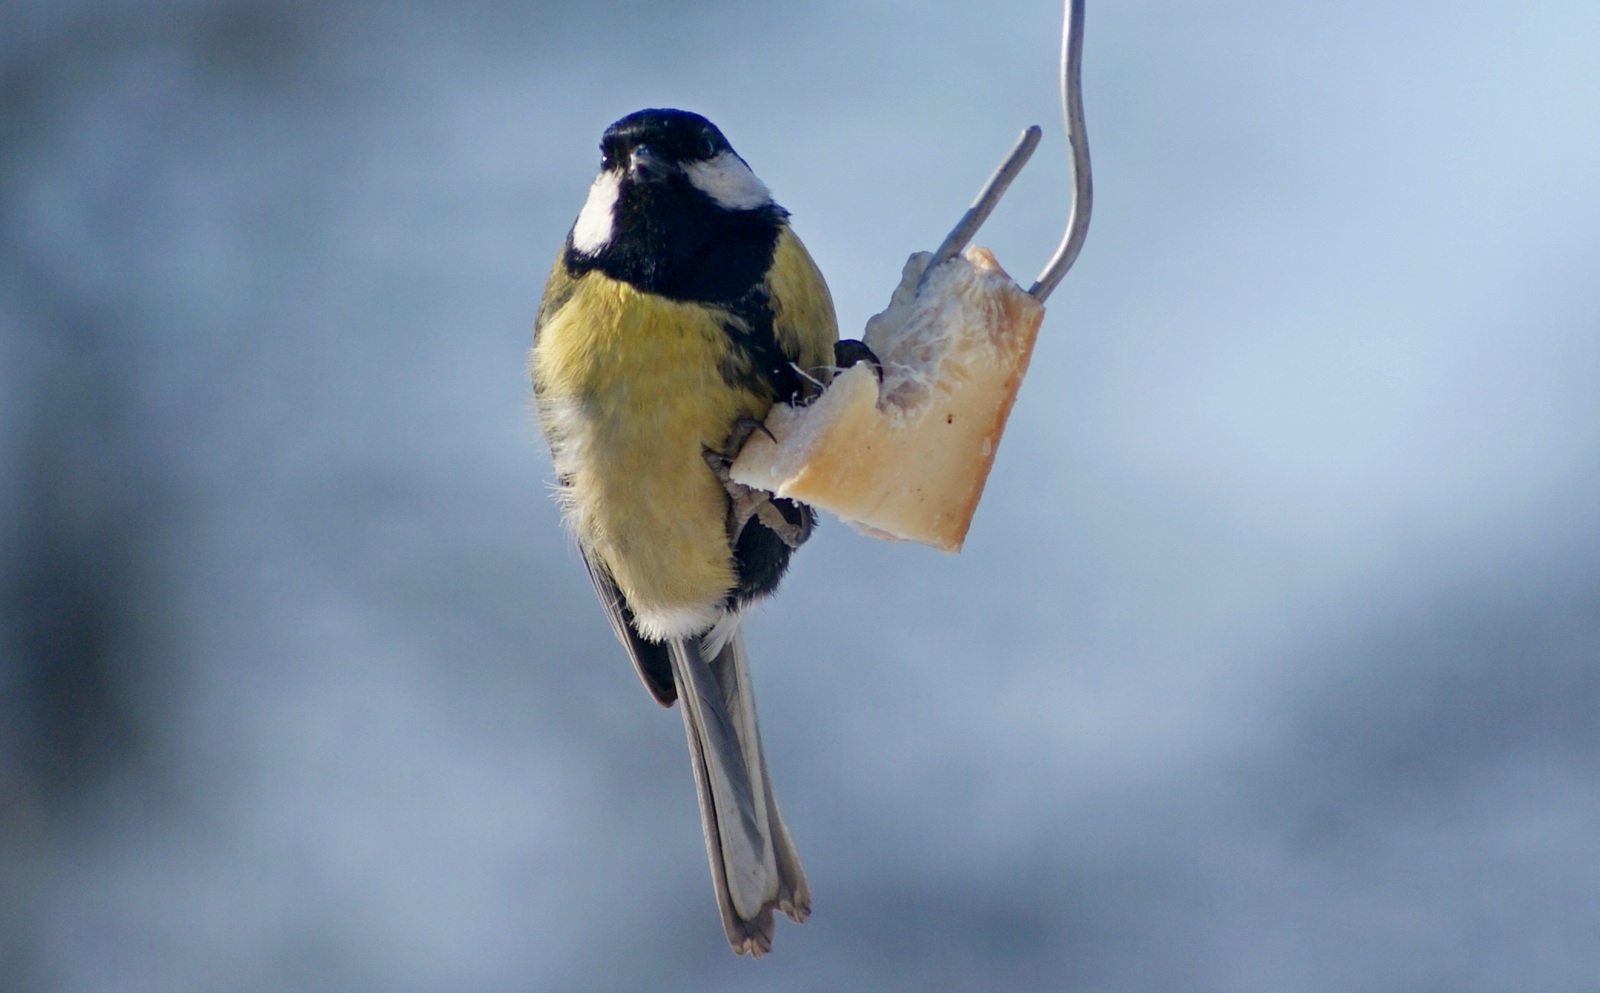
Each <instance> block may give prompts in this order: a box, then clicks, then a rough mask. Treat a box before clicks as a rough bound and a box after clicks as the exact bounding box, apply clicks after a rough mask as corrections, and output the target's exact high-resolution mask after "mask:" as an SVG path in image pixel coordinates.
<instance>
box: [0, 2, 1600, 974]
mask: <svg viewBox="0 0 1600 993" xmlns="http://www.w3.org/2000/svg"><path fill="white" fill-rule="evenodd" d="M1089 8H1090V9H1089V23H1088V33H1087V45H1086V58H1085V64H1086V77H1085V92H1086V100H1087V112H1088V121H1089V129H1090V136H1091V142H1092V148H1093V153H1094V162H1095V179H1096V189H1097V193H1098V199H1097V202H1096V205H1095V213H1094V224H1093V227H1092V229H1091V231H1090V236H1089V241H1088V244H1087V247H1086V248H1085V251H1084V254H1083V256H1082V259H1081V261H1080V262H1079V264H1078V266H1077V268H1076V269H1075V270H1074V271H1073V273H1072V274H1071V276H1069V277H1068V280H1067V282H1066V283H1065V284H1064V285H1063V286H1062V288H1061V290H1060V291H1058V293H1057V294H1056V296H1055V297H1054V298H1053V299H1052V301H1051V310H1050V314H1049V316H1048V317H1047V319H1046V322H1045V327H1044V330H1043V332H1042V334H1041V336H1040V341H1039V346H1038V350H1037V352H1036V354H1035V358H1034V362H1033V367H1032V370H1031V373H1030V376H1029V378H1028V380H1027V382H1026V384H1025V386H1024V388H1023V391H1022V394H1021V397H1020V399H1019V402H1018V404H1017V407H1016V410H1015V413H1014V415H1013V418H1012V421H1011V428H1010V432H1009V433H1008V435H1007V438H1006V441H1005V443H1004V445H1003V446H1002V447H1001V450H1000V453H999V458H998V461H997V464H996V468H995V472H994V475H993V476H992V477H991V479H990V481H989V487H988V491H987V494H986V496H985V500H984V503H983V505H982V506H981V507H980V509H979V512H978V516H977V520H976V522H975V525H974V527H973V530H972V533H971V535H970V536H969V540H968V546H967V551H966V552H964V553H963V554H962V555H960V556H959V557H952V556H946V555H942V554H940V553H937V552H933V551H930V550H927V549H924V548H920V547H912V546H896V545H889V544H882V543H878V542H874V541H871V540H868V539H866V538H863V537H861V536H859V535H856V534H854V533H853V532H851V531H850V530H849V529H847V528H845V527H843V526H842V525H839V524H838V523H837V522H832V521H825V522H824V526H823V527H822V528H821V529H820V530H819V532H818V534H817V536H816V537H815V538H814V539H813V541H812V543H811V544H810V545H809V546H808V547H807V548H806V550H805V552H804V554H802V555H800V556H799V558H798V562H797V566H796V568H795V570H794V572H793V573H792V574H791V577H790V579H789V580H788V582H787V584H786V588H785V591H784V594H783V596H781V597H780V598H779V599H778V600H777V601H776V602H775V603H774V604H773V605H771V606H770V607H768V608H767V609H765V610H764V611H763V612H762V613H761V614H760V615H759V616H757V617H756V618H755V620H754V622H753V624H752V629H751V641H752V650H753V652H754V656H755V662H756V672H755V676H756V685H757V689H758V696H759V699H760V702H761V713H762V718H763V727H764V731H765V737H766V743H767V747H768V753H769V759H770V763H771V767H772V774H773V776H774V779H775V782H776V784H777V787H778V792H779V795H780V797H781V799H782V801H783V804H784V810H785V813H786V816H787V819H788V822H789V824H790V826H791V828H792V830H793V832H794V835H795V838H796V839H797V842H798V844H799V847H800V851H801V853H802V855H803V857H804V859H805V864H806V868H807V870H808V872H809V874H810V877H811V882H812V886H813V889H814V891H815V898H816V912H815V915H814V916H813V918H812V920H811V921H810V922H809V923H807V924H806V925H805V926H803V927H794V926H792V925H780V928H779V932H778V936H777V943H776V948H775V950H774V953H773V955H772V956H770V957H769V958H767V959H764V960H762V961H760V962H751V961H749V960H741V959H736V958H734V957H733V956H732V955H731V954H730V953H729V951H728V949H727V946H726V944H725V943H724V941H723V937H722V933H721V928H720V926H719V924H718V922H717V918H716V914H715V909H714V906H713V903H712V899H711V887H710V883H709V877H708V872H707V868H706V864H705V857H704V849H703V847H702V843H701V840H700V836H699V835H700V827H699V821H698V816H697V813H696V809H695V800H694V791H693V787H692V780H691V778H690V774H689V769H688V763H687V759H686V757H685V749H684V744H683V737H682V736H683V731H682V727H681V725H680V722H679V719H678V715H677V714H676V713H675V712H671V711H663V710H661V709H659V708H657V707H656V706H655V705H654V704H653V703H652V702H651V701H650V700H649V698H648V697H647V695H646V694H645V693H644V691H643V689H642V688H641V687H640V686H639V684H638V680H637V678H636V677H635V675H634V674H633V672H632V670H631V668H630V667H629V665H628V663H627V660H626V658H625V657H624V655H623V654H622V651H621V649H620V648H619V647H618V646H617V645H616V644H615V643H614V641H613V639H612V636H611V633H610V631H609V630H608V629H607V626H606V624H605V622H604V620H603V618H602V616H601V613H600V611H599V609H598V607H597V606H596V605H595V604H594V602H593V595H592V593H591V591H590V589H589V584H588V581H587V579H586V578H585V577H584V575H583V570H582V567H581V565H580V564H579V561H578V559H577V556H576V554H575V552H574V551H573V549H572V548H571V547H570V544H569V542H568V540H567V538H566V537H565V536H564V535H563V534H562V532H561V530H560V527H559V523H558V521H557V516H556V512H555V508H554V506H553V504H552V502H551V500H550V499H549V494H548V489H547V483H548V478H549V466H548V462H547V458H546V454H545V450H544V447H543V442H542V440H541V439H540V438H539V437H538V434H537V431H536V430H535V429H534V427H533V423H532V418H531V415H530V411H529V405H528V388H527V384H526V380H525V372H524V366H525V356H526V350H527V348H528V346H529V343H530V329H531V324H532V319H533V314H534V310H535V308H536V306H537V301H538V297H539V292H540V288H541V285H542V282H543V279H544V275H545V272H546V270H547V268H548V266H549V263H550V261H551V259H552V258H553V257H554V254H555V251H556V249H557V246H558V245H559V243H560V241H561V238H562V236H563V234H564V233H565V231H566V229H567V227H568V225H569V224H570V223H571V220H572V218H573V216H574V215H575V213H576V211H577V209H578V207H579V205H580V204H581V202H582V199H583V196H584V193H585V191H586V189H587V186H588V183H589V180H590V178H591V176H592V174H593V171H594V169H595V167H596V160H597V152H596V149H595V145H596V142H597V141H598V138H599V135H600V132H601V130H602V129H603V128H604V127H605V126H606V125H607V124H608V123H610V122H611V121H612V120H614V119H616V118H617V117H620V116H622V115H623V114H625V113H627V112H629V111H632V110H635V109H638V108H640V107H644V106H663V105H664V106H681V107H686V108H690V109H694V110H698V111H701V112H703V113H705V114H707V115H708V116H709V117H711V118H712V119H713V120H715V121H716V122H718V123H719V124H720V125H721V126H722V128H723V130H724V131H725V132H726V133H727V134H728V136H729V138H730V139H731V140H732V142H733V144H734V146H735V147H736V148H737V149H739V151H740V152H741V153H742V154H743V155H744V156H745V158H746V159H748V160H749V161H750V163H751V164H752V166H753V167H754V168H755V170H756V172H757V173H758V174H759V175H760V176H762V177H763V179H765V180H766V182H767V183H768V184H769V185H770V186H771V187H772V189H773V190H774V192H775V194H776V196H777V197H778V199H779V200H780V201H781V202H782V203H784V204H785V205H787V206H788V207H789V208H790V209H791V210H792V211H793V212H794V216H795V224H796V227H797V229H798V231H799V232H800V234H801V236H802V237H803V238H804V239H805V240H806V242H807V244H808V245H809V246H810V247H811V249H812V251H813V253H814V254H815V255H816V257H817V259H818V261H819V263H820V265H821V266H822V268H823V271H824V272H825V273H826V274H827V276H828V279H829V281H830V283H831V284H832V287H833V291H834V294H835V298H836V301H837V303H838V306H839V311H840V317H841V322H842V324H843V326H844V327H845V328H846V329H847V331H851V330H859V329H860V327H861V326H862V324H863V323H864V321H865V319H866V318H867V317H868V316H870V315H871V314H872V313H874V312H876V311H877V310H878V309H880V308H881V307H882V306H883V305H884V303H885V302H886V301H887V298H888V294H889V291H890V290H891V289H892V288H893V286H894V285H895V282H896V279H897V276H898V272H899V269H900V266H901V264H902V262H903V261H904V259H905V256H906V255H907V254H909V253H910V252H911V251H913V250H919V249H929V248H932V247H933V245H934V244H936V243H937V241H938V240H939V239H940V237H942V235H943V234H944V233H945V231H946V230H947V229H948V227H949V226H950V225H951V224H952V223H953V222H954V220H955V219H956V217H958V216H959V214H960V212H961V211H962V210H963V209H964V208H965V207H966V205H967V203H968V201H969V200H970V198H971V197H972V195H973V193H975V192H976V190H977V188H978V186H979V185H980V184H981V182H982V180H983V179H984V178H985V177H986V176H987V175H988V173H989V171H990V170H991V169H992V168H993V166H994V164H995V163H996V162H997V161H998V160H999V158H1000V157H1001V155H1002V154H1003V153H1004V152H1005V150H1006V149H1007V148H1008V147H1009V146H1010V143H1011V142H1012V141H1013V139H1014V138H1015V136H1016V134H1017V132H1018V131H1019V130H1020V129H1021V128H1022V127H1023V126H1024V125H1026V124H1030V123H1039V124H1042V125H1044V126H1045V129H1046V139H1045V145H1044V146H1043V147H1042V149H1041V151H1040V153H1039V155H1038V156H1037V157H1036V158H1035V160H1034V163H1033V164H1032V165H1031V166H1030V167H1029V169H1028V170H1027V172H1025V173H1024V175H1023V177H1022V179H1021V180H1020V181H1019V182H1018V184H1017V186H1016V187H1014V189H1013V192H1012V193H1011V194H1010V196H1009V197H1008V199H1007V200H1006V201H1005V203H1003V204H1002V206H1001V209H1000V210H999V212H998V214H997V215H996V216H995V218H994V219H993V220H992V221H991V222H990V224H989V226H988V227H987V228H986V229H985V231H984V233H983V235H982V236H981V238H980V241H982V242H983V243H986V244H988V245H990V246H991V247H993V248H994V250H995V251H996V252H997V253H998V255H999V256H1000V259H1001V261H1002V262H1004V263H1005V264H1006V265H1007V266H1008V267H1009V268H1011V269H1012V271H1013V272H1014V273H1015V274H1016V275H1017V276H1018V278H1019V279H1021V280H1022V281H1023V282H1024V283H1026V282H1027V281H1028V280H1029V279H1030V278H1031V276H1032V275H1033V274H1034V273H1035V272H1036V271H1037V269H1038V267H1039V266H1040V265H1041V264H1042V263H1043V261H1044V259H1045V257H1046V256H1047V255H1048V254H1049V252H1050V250H1051V249H1052V248H1053V246H1054V244H1055V240H1056V238H1057V237H1058V235H1059V232H1060V228H1061V224H1062V222H1063V220H1064V217H1065V202H1064V200H1065V191H1066V185H1067V177H1066V170H1065V168H1064V166H1063V162H1064V150H1063V147H1062V140H1061V133H1060V124H1059V119H1058V110H1057V107H1056V103H1055V100H1056V97H1055V59H1056V46H1057V32H1058V30H1059V20H1058V19H1059V16H1060V11H1059V9H1057V8H1056V7H1055V6H1054V5H1053V4H1051V3H1042V2H1031V3H1021V2H994V3H984V4H966V3H956V2H950V0H946V2H938V3H931V4H930V3H916V4H912V3H846V2H843V0H833V2H827V3H819V4H783V5H780V4H767V3H734V2H728V3H691V2H687V0H680V2H665V3H646V2H642V0H638V2H628V0H589V2H585V3H571V4H567V5H561V6H557V5H554V4H549V3H539V2H533V3H508V2H499V3H488V4H479V5H462V7H459V8H458V7H456V6H452V5H444V4H439V5H424V4H391V5H383V6H382V7H381V8H380V7H379V5H370V6H369V5H359V4H318V3H310V2H301V3H263V2H257V0H226V2H212V3H201V2H193V3H182V2H146V3H131V2H121V3H119V2H111V0H100V2H92V0H83V2H71V0H54V2H44V0H37V2H33V3H26V2H25V3H20V4H19V3H12V4H7V5H6V6H5V8H4V10H3V12H0V542H3V546H0V551H3V555H0V591H3V599H0V988H4V989H7V990H17V991H19V993H20V991H28V993H69V991H70V993H97V991H146V990H148V991H161V993H188V991H195V993H200V991H215V990H229V991H240V993H258V991H259V993H267V991H298V990H306V991H313V990H316V991H321V990H339V991H344V993H366V991H372V993H379V991H382V993H410V991H419V993H420V991H453V993H454V991H466V993H480V991H481V993H499V991H522V990H617V991H637V990H645V989H651V990H735V989H739V990H742V989H750V988H761V989H773V990H855V989H860V990H918V991H920V990H928V989H973V990H978V989H1004V990H1035V989H1037V990H1072V991H1077V990H1149V991H1166V990H1202V991H1206V990H1215V991H1260V993H1279V991H1283V990H1296V991H1312V993H1316V991H1329V993H1332V991H1347V990H1356V989H1359V990H1371V991H1396V993H1399V991H1407V993H1409V991H1416V990H1450V991H1500V990H1506V991H1510V990H1518V991H1522V990H1534V989H1536V990H1541V991H1563V990H1580V989H1582V990H1587V989H1593V988H1594V987H1593V984H1594V982H1595V981H1596V980H1595V977H1596V976H1600V387H1597V381H1600V278H1597V277H1596V272H1597V270H1600V123H1597V122H1600V61H1596V59H1595V55H1594V53H1595V52H1596V51H1600V5H1596V4H1594V3H1593V2H1592V0H1567V2H1560V0H1551V2H1546V3H1532V4H1527V5H1524V6H1519V5H1506V4H1500V3H1489V2H1486V0H1468V2H1465V3H1462V2H1448V3H1447V2H1444V0H1418V2H1410V3H1403V4H1399V5H1394V4H1379V3H1375V2H1370V0H1358V2H1354V3H1345V4H1282V3H1272V2H1267V0H1254V2H1245V0H1238V2H1221V0H1217V2H1203V3H1153V2H1135V0H1124V2H1115V0H1090V4H1089Z"/></svg>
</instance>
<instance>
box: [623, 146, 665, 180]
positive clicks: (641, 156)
mask: <svg viewBox="0 0 1600 993" xmlns="http://www.w3.org/2000/svg"><path fill="white" fill-rule="evenodd" d="M669 168H670V167H669V166H668V165H667V162H666V160H665V159H663V158H662V157H661V156H659V155H657V154H656V153H655V152H653V151H651V149H650V146H649V145H640V146H638V147H637V148H635V149H634V150H633V154H632V155H630V156H628V174H629V175H630V176H632V177H633V178H634V179H636V180H639V181H640V182H645V183H656V182H660V181H661V180H663V179H666V178H667V172H668V170H669Z"/></svg>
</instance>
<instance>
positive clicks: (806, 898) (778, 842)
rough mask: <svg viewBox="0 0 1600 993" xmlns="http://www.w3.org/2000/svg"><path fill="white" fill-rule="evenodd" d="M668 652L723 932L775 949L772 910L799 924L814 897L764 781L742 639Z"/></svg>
mask: <svg viewBox="0 0 1600 993" xmlns="http://www.w3.org/2000/svg"><path fill="white" fill-rule="evenodd" d="M719 642H721V644H720V647H719V645H718V643H719ZM670 648H671V656H672V672H673V677H674V678H675V679H676V680H677V684H678V699H679V701H680V703H681V705H682V707H683V726H684V730H685V731H686V732H687V733H688V737H689V759H690V762H691V763H692V764H693V766H694V782H695V789H696V792H697V793H698V794H699V796H700V818H701V821H702V822H703V824H704V826H705V832H706V854H707V855H708V856H710V859H711V882H712V884H713V885H714V886H715V887H716V891H717V906H718V908H719V909H720V910H721V911H722V926H723V928H724V929H726V931H727V932H728V943H729V944H731V945H732V946H733V950H734V951H735V952H738V953H740V954H743V953H745V952H749V953H750V954H752V955H757V956H759V955H762V954H764V953H766V952H767V951H768V950H769V949H771V947H772V931H773V922H772V911H773V908H777V909H778V910H781V911H783V912H784V913H785V914H788V915H789V917H790V918H792V919H793V920H795V921H796V922H799V921H803V920H805V919H806V915H808V914H810V913H811V890H810V888H809V887H808V886H807V885H806V875H805V871H804V870H802V869H801V868H800V856H799V855H798V854H796V853H795V850H794V842H793V841H791V840H790V839H789V831H788V829H787V828H785V827H784V825H783V818H782V817H781V816H780V815H779V814H778V803H777V801H776V800H775V799H774V798H773V796H772V785H771V783H770V782H769V780H768V779H767V760H766V758H765V756H763V755H762V753H761V732H760V731H759V729H758V728H757V726H756V702H755V697H754V695H753V694H752V693H751V689H750V670H749V664H748V662H747V659H746V655H745V650H744V636H743V635H741V634H739V633H737V632H736V633H735V634H734V635H733V637H731V638H728V639H727V640H726V641H725V642H723V640H722V639H721V638H713V637H712V636H710V635H706V636H702V637H698V638H690V639H686V640H678V641H673V642H671V643H670ZM707 656H710V657H709V658H708V657H707Z"/></svg>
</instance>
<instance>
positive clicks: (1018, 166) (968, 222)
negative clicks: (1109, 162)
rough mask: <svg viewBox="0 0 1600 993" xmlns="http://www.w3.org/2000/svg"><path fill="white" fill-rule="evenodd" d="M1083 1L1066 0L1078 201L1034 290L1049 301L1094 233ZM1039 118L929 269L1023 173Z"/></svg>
mask: <svg viewBox="0 0 1600 993" xmlns="http://www.w3.org/2000/svg"><path fill="white" fill-rule="evenodd" d="M1083 4H1084V0H1066V11H1065V13H1064V15H1063V18H1062V25H1061V116H1062V120H1063V122H1064V123H1065V125H1066V129H1067V147H1068V150H1069V153H1070V154H1069V165H1070V166H1071V167H1072V204H1071V206H1070V208H1069V209H1068V212H1067V230H1066V233H1065V234H1063V235H1062V236H1061V244H1060V245H1059V246H1058V247H1057V248H1056V251H1055V254H1054V255H1052V256H1051V257H1050V261H1049V262H1048V263H1046V264H1045V267H1044V271H1043V272H1041V273H1039V278H1038V280H1037V281H1036V282H1035V283H1034V284H1033V288H1032V289H1030V290H1028V293H1029V294H1030V295H1032V296H1033V298H1034V299H1035V300H1038V301H1039V302H1040V303H1044V302H1045V300H1046V299H1047V298H1048V297H1049V296H1050V294H1051V292H1052V291H1054V290H1055V288H1056V286H1057V285H1058V284H1060V282H1061V280H1062V279H1063V278H1064V277H1065V276H1066V274H1067V270H1068V269H1071V268H1072V264H1073V263H1074V262H1076V261H1077V260H1078V252H1079V251H1081V250H1082V249H1083V240H1084V238H1085V237H1087V236H1088V234H1089V214H1090V211H1091V209H1092V208H1093V206H1094V178H1093V176H1092V175H1091V173H1090V170H1089V137H1088V133H1087V132H1086V131H1085V129H1084V123H1083V85H1082V77H1083ZM1040 133H1041V132H1040V130H1039V126H1038V125H1037V124H1035V125H1033V126H1031V127H1029V128H1028V129H1027V130H1025V131H1023V132H1022V137H1021V138H1019V139H1017V144H1016V146H1015V147H1014V148H1012V149H1011V152H1010V154H1008V155H1007V156H1006V157H1005V160H1004V161H1003V162H1001V163H1000V167H999V168H998V169H996V170H995V171H994V175H993V176H990V177H989V181H988V182H987V183H985V184H984V187H983V189H982V190H981V191H979V193H978V198H977V199H976V200H974V201H973V202H972V206H971V207H969V208H968V209H967V212H966V213H965V214H963V215H962V217H961V220H960V221H959V222H958V223H957V224H956V226H955V227H954V228H953V229H952V230H951V231H950V233H949V234H948V235H947V236H946V237H945V239H944V242H943V243H942V244H940V245H939V248H938V250H937V251H935V252H934V253H933V259H932V260H931V261H930V262H929V263H928V268H927V270H925V271H924V278H926V274H927V272H931V271H932V270H933V268H934V267H935V266H937V265H939V264H940V263H941V262H946V261H948V260H950V259H952V258H954V257H955V255H956V253H957V252H960V251H961V250H962V249H963V248H965V247H966V246H967V242H969V241H971V240H972V236H973V235H975V234H977V232H978V228H979V227H981V226H982V225H983V222H984V221H986V220H988V218H989V215H990V214H991V213H993V212H994V208H995V207H996V205H998V204H999V203H1000V198H1001V197H1002V196H1004V195H1005V192H1006V188H1007V187H1009V186H1010V185H1011V181H1012V180H1013V179H1016V178H1017V173H1019V172H1021V171H1022V167H1023V166H1024V165H1026V164H1027V162H1028V158H1029V157H1030V156H1032V155H1033V151H1034V149H1035V148H1038V147H1039V136H1040Z"/></svg>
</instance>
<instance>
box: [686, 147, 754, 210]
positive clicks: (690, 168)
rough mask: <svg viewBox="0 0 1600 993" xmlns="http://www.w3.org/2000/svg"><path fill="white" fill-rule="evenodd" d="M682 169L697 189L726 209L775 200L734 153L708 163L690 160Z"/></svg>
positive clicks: (722, 154) (728, 153) (743, 208)
mask: <svg viewBox="0 0 1600 993" xmlns="http://www.w3.org/2000/svg"><path fill="white" fill-rule="evenodd" d="M683 171H684V173H685V174H686V175H687V176H688V177H689V182H691V183H693V184H694V186H695V189H697V190H699V191H700V192H701V193H704V194H705V195H706V196H708V197H710V198H711V199H713V200H715V201H716V202H717V205H718V206H720V207H723V208H725V209H727V210H754V209H755V208H757V207H765V206H767V205H768V204H770V203H771V202H772V193H771V191H769V190H768V189H767V184H766V183H763V182H762V181H761V180H759V179H757V178H756V174H755V173H753V172H751V171H750V167H749V166H747V165H745V164H744V162H743V160H741V159H740V158H739V156H737V155H735V154H733V153H732V152H722V153H721V154H719V155H717V156H716V157H715V158H712V159H708V160H706V161H705V162H691V163H689V164H688V165H686V166H684V167H683Z"/></svg>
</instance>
